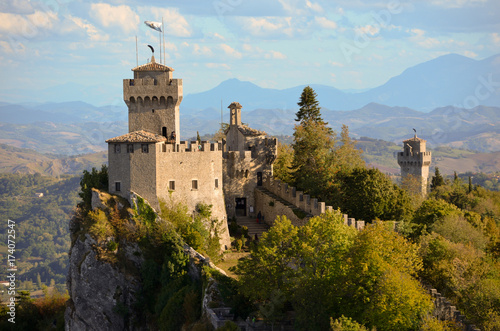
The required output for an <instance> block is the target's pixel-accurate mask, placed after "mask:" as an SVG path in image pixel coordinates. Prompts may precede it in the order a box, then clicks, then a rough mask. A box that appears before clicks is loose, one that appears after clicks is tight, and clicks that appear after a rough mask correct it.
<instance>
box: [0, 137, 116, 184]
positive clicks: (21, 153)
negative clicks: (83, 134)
mask: <svg viewBox="0 0 500 331" xmlns="http://www.w3.org/2000/svg"><path fill="white" fill-rule="evenodd" d="M107 162H108V154H107V152H100V153H93V154H85V155H78V156H69V157H68V156H57V155H50V154H42V153H38V152H36V151H34V150H30V149H26V148H16V147H13V146H9V145H4V144H0V173H13V174H15V173H23V174H35V173H37V172H38V173H40V174H42V175H47V176H52V177H57V176H60V175H62V174H75V175H80V174H81V173H82V171H83V170H85V169H87V170H89V169H91V168H92V167H96V168H100V167H101V165H102V164H103V163H107Z"/></svg>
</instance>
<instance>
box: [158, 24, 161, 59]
mask: <svg viewBox="0 0 500 331" xmlns="http://www.w3.org/2000/svg"><path fill="white" fill-rule="evenodd" d="M158 35H159V36H160V63H161V32H160V31H158Z"/></svg>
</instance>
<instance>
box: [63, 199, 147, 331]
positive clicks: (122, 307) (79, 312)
mask: <svg viewBox="0 0 500 331" xmlns="http://www.w3.org/2000/svg"><path fill="white" fill-rule="evenodd" d="M92 207H93V209H94V210H95V209H96V208H100V209H105V208H106V206H105V204H103V201H102V197H101V196H100V193H99V192H98V191H93V192H92ZM81 221H82V220H81V219H79V218H78V216H74V217H73V218H72V219H71V222H70V232H71V234H72V237H73V244H72V245H71V248H70V251H69V271H68V276H67V288H68V291H69V295H70V300H69V303H68V307H67V309H66V313H65V329H66V330H78V331H80V330H147V327H146V326H145V325H140V323H139V321H140V316H137V315H136V313H135V312H136V311H137V309H134V306H135V304H136V302H137V298H136V294H137V293H138V291H139V290H140V288H141V282H140V279H139V277H138V276H137V275H134V274H133V273H131V272H130V270H138V269H140V267H141V265H142V263H143V259H142V254H141V250H140V248H139V247H138V245H137V244H135V243H128V244H127V245H126V246H125V247H121V248H120V252H121V255H122V256H121V257H120V263H116V262H115V263H113V262H111V261H106V260H103V259H100V258H99V256H98V250H96V247H98V246H99V245H100V244H101V245H102V243H98V242H97V241H96V240H95V239H94V238H92V237H91V236H90V235H89V234H88V233H79V229H80V226H81V225H80V223H81ZM123 261H125V262H126V264H127V268H123V267H120V266H123Z"/></svg>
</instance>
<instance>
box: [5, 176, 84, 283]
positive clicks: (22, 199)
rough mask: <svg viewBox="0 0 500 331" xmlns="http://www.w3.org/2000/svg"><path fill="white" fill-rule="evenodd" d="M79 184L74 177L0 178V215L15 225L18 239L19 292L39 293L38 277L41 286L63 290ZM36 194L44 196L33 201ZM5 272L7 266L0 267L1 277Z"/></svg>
mask: <svg viewBox="0 0 500 331" xmlns="http://www.w3.org/2000/svg"><path fill="white" fill-rule="evenodd" d="M78 183H79V178H78V177H77V176H62V177H61V178H53V177H46V176H41V175H40V174H35V175H19V174H1V175H0V187H1V189H0V214H1V215H4V217H6V218H9V219H10V220H13V221H15V224H16V227H15V230H16V237H17V238H18V239H19V240H16V260H17V266H18V272H17V277H18V280H19V285H18V288H19V289H21V290H23V289H30V290H36V289H41V287H38V286H37V282H36V278H37V275H38V274H39V275H40V278H41V281H40V284H41V285H43V283H45V284H49V283H50V281H51V279H53V280H54V282H55V285H56V286H58V287H59V288H61V290H63V288H65V284H66V273H67V266H68V254H67V253H68V250H69V247H70V244H71V241H70V238H69V235H68V234H69V231H68V225H67V224H68V220H69V219H70V217H71V216H70V215H71V213H72V211H73V209H74V206H75V205H76V203H77V201H78V194H77V192H78V187H79V185H78ZM35 192H39V193H43V197H35V195H34V194H35ZM5 222H7V221H5ZM7 229H8V228H7V227H6V226H5V227H2V229H0V248H2V249H6V248H7V247H6V246H5V245H6V244H7ZM5 257H6V256H5ZM5 269H6V263H1V265H0V273H1V274H4V272H5Z"/></svg>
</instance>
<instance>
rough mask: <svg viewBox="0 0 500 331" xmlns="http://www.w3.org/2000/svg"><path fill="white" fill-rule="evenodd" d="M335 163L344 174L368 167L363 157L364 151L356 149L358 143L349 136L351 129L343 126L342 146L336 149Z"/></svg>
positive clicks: (341, 134)
mask: <svg viewBox="0 0 500 331" xmlns="http://www.w3.org/2000/svg"><path fill="white" fill-rule="evenodd" d="M334 154H335V163H336V164H337V167H338V168H339V169H340V170H341V171H343V172H350V171H352V170H353V169H356V168H364V167H366V163H365V161H364V160H363V157H362V156H361V155H362V154H363V151H362V150H361V149H358V148H356V141H355V140H353V139H352V138H351V137H350V136H349V127H348V126H347V125H345V124H342V131H341V132H340V146H339V147H337V148H336V149H335V153H334Z"/></svg>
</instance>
